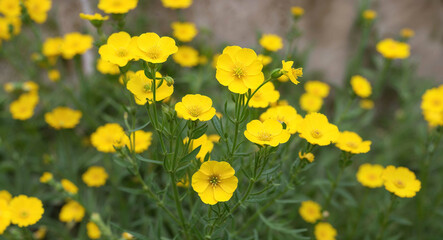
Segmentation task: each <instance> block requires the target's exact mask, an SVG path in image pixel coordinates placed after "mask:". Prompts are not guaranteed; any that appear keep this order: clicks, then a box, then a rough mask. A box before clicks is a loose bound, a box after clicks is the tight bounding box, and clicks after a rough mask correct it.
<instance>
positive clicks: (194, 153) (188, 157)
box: [180, 146, 202, 162]
mask: <svg viewBox="0 0 443 240" xmlns="http://www.w3.org/2000/svg"><path fill="white" fill-rule="evenodd" d="M201 147H202V146H198V147H197V148H196V149H194V150H192V152H190V153H188V154H187V155H186V156H184V157H183V158H182V159H180V162H190V161H191V160H192V159H195V157H196V156H197V154H198V152H199V151H200V148H201Z"/></svg>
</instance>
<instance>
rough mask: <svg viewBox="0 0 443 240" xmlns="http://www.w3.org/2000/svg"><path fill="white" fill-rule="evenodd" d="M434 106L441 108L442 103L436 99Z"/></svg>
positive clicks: (433, 102)
mask: <svg viewBox="0 0 443 240" xmlns="http://www.w3.org/2000/svg"><path fill="white" fill-rule="evenodd" d="M432 104H433V105H434V106H440V104H441V101H440V99H434V101H432Z"/></svg>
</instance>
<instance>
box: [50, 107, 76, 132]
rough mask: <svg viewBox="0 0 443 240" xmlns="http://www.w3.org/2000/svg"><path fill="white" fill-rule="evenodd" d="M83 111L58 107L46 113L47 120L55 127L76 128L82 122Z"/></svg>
mask: <svg viewBox="0 0 443 240" xmlns="http://www.w3.org/2000/svg"><path fill="white" fill-rule="evenodd" d="M81 117H82V112H80V111H78V110H73V109H70V108H68V107H57V108H54V109H53V110H52V111H51V112H48V113H45V121H46V123H48V124H49V125H50V126H51V127H53V128H55V129H63V128H74V127H75V126H77V124H78V123H79V122H80V119H81Z"/></svg>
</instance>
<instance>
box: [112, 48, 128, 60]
mask: <svg viewBox="0 0 443 240" xmlns="http://www.w3.org/2000/svg"><path fill="white" fill-rule="evenodd" d="M115 55H117V57H121V58H123V57H126V56H128V51H127V50H126V49H123V48H119V49H117V51H115Z"/></svg>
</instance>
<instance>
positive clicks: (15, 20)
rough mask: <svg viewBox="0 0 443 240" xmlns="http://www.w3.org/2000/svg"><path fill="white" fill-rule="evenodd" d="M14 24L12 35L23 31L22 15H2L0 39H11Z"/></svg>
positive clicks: (0, 18) (0, 19)
mask: <svg viewBox="0 0 443 240" xmlns="http://www.w3.org/2000/svg"><path fill="white" fill-rule="evenodd" d="M11 26H12V28H13V29H12V35H14V36H15V35H18V34H19V33H20V31H21V26H22V22H21V20H20V17H0V40H1V39H3V40H9V39H10V38H11V32H10V27H11ZM0 47H1V41H0Z"/></svg>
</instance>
